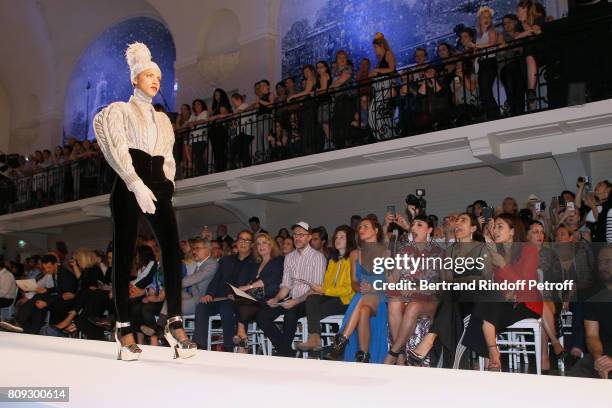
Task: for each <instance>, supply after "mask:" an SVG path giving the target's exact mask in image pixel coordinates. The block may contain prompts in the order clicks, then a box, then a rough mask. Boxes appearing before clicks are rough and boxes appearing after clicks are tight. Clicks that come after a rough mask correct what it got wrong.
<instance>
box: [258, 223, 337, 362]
mask: <svg viewBox="0 0 612 408" xmlns="http://www.w3.org/2000/svg"><path fill="white" fill-rule="evenodd" d="M291 230H292V231H293V241H294V243H295V250H294V251H293V252H291V253H289V254H288V255H287V256H285V260H284V266H283V280H282V282H281V284H280V289H279V291H278V293H277V294H276V295H275V296H274V297H273V298H271V299H269V300H268V301H267V302H266V303H267V305H268V306H269V307H266V308H262V309H261V310H260V311H259V312H258V313H257V326H259V328H260V329H262V330H263V332H264V334H265V335H266V337H268V339H270V341H271V342H272V345H273V346H274V348H275V349H276V353H277V355H279V356H284V357H291V356H294V355H295V352H294V351H293V349H292V347H291V346H292V344H293V339H294V337H295V331H296V329H297V323H298V319H300V318H302V317H304V316H305V315H306V303H305V301H306V298H307V297H308V295H309V294H310V293H312V289H311V285H313V284H314V285H321V284H322V283H323V277H324V276H325V267H326V264H327V261H326V260H325V257H324V256H323V254H321V253H320V252H319V251H316V250H315V249H313V248H312V247H311V246H310V240H311V239H312V232H311V230H310V226H309V225H308V224H307V223H306V222H303V221H300V222H298V223H297V224H294V225H293V227H292V228H291ZM280 316H284V318H283V328H282V331H281V330H280V329H279V328H278V327H277V325H276V323H275V320H276V319H277V318H278V317H280Z"/></svg>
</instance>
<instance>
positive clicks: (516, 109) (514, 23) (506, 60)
mask: <svg viewBox="0 0 612 408" xmlns="http://www.w3.org/2000/svg"><path fill="white" fill-rule="evenodd" d="M518 25H519V21H518V18H517V17H516V15H514V14H506V15H505V16H504V18H503V26H504V31H503V32H502V33H501V36H500V38H499V40H500V41H499V42H500V44H510V48H509V49H508V50H506V51H500V52H498V53H497V63H498V68H499V73H500V79H501V81H502V84H503V85H504V90H505V91H506V105H507V107H508V110H509V112H510V114H511V115H519V114H521V113H523V111H524V108H525V81H524V78H523V64H522V61H521V60H520V59H519V57H520V55H521V53H522V49H521V48H520V47H515V46H514V45H513V44H512V43H513V42H514V41H515V40H516V39H517V37H518V35H519V33H518Z"/></svg>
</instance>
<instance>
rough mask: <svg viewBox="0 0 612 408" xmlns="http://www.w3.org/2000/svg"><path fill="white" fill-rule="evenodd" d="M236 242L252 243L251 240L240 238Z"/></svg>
mask: <svg viewBox="0 0 612 408" xmlns="http://www.w3.org/2000/svg"><path fill="white" fill-rule="evenodd" d="M238 241H239V242H246V243H250V242H253V240H251V239H248V238H242V237H239V238H238Z"/></svg>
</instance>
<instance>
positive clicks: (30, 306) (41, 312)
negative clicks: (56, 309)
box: [17, 296, 48, 334]
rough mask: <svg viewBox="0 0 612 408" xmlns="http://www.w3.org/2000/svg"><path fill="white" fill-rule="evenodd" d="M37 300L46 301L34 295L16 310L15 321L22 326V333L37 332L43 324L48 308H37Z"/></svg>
mask: <svg viewBox="0 0 612 408" xmlns="http://www.w3.org/2000/svg"><path fill="white" fill-rule="evenodd" d="M37 300H45V301H47V300H48V299H41V298H40V297H38V296H34V297H33V298H32V299H30V300H28V301H27V302H25V303H24V304H23V305H21V306H19V309H18V310H17V322H18V323H19V325H20V326H21V327H22V328H23V331H24V333H28V334H39V333H40V328H41V327H43V324H45V318H46V317H47V310H48V309H47V308H46V307H44V308H42V309H39V308H37V307H36V301H37Z"/></svg>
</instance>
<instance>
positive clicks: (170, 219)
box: [94, 43, 196, 360]
mask: <svg viewBox="0 0 612 408" xmlns="http://www.w3.org/2000/svg"><path fill="white" fill-rule="evenodd" d="M126 59H127V62H128V65H129V67H130V79H131V81H132V85H133V86H134V95H133V96H132V97H131V98H130V100H129V102H114V103H112V104H110V105H109V106H108V107H106V108H104V109H103V110H102V111H100V112H99V113H98V114H97V115H96V116H95V118H94V131H95V134H96V138H97V141H98V144H99V145H100V149H101V150H102V153H103V154H104V157H105V158H106V161H107V162H108V163H109V165H110V166H111V167H112V168H113V169H114V170H115V171H116V172H117V175H118V176H119V177H117V178H116V179H115V182H114V184H113V189H112V192H111V198H110V207H111V213H112V217H113V246H114V249H113V299H114V302H115V317H116V320H117V324H116V326H117V330H116V332H115V333H116V334H115V339H116V341H117V347H118V353H117V354H118V355H117V358H118V359H119V360H137V359H138V358H139V356H140V354H141V352H142V350H141V349H140V348H139V347H138V345H137V344H136V342H135V340H134V335H133V332H132V328H131V327H130V319H129V284H130V271H131V268H132V261H133V258H134V245H135V241H136V236H137V228H138V221H139V219H140V217H141V216H142V215H144V217H145V219H146V220H147V222H148V223H149V226H150V227H151V229H152V231H153V233H154V234H155V238H156V239H157V242H158V244H159V247H160V248H161V253H162V262H161V263H162V268H163V272H164V288H165V292H166V301H167V302H168V320H167V322H166V326H165V329H164V337H165V338H166V340H167V341H168V343H169V344H170V346H171V347H172V348H173V350H174V358H177V357H181V358H187V357H191V356H193V355H194V354H195V350H196V344H195V343H192V342H191V341H189V339H188V338H187V336H186V335H185V330H184V329H183V319H182V317H181V255H180V254H181V252H180V247H179V238H178V230H177V224H176V217H175V214H174V208H173V207H172V201H171V199H172V194H173V193H174V174H175V170H176V168H175V162H174V158H173V156H172V149H173V146H174V132H173V130H172V125H171V124H170V120H169V119H168V117H167V116H166V115H165V114H164V113H158V112H155V110H154V109H153V105H152V104H151V102H152V100H153V97H154V96H155V95H156V94H157V92H158V91H159V87H160V83H161V71H160V69H159V66H158V65H157V64H156V63H155V62H153V61H151V53H150V51H149V49H148V48H147V46H146V45H144V44H142V43H134V44H131V45H130V46H129V47H128V48H127V50H126Z"/></svg>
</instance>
